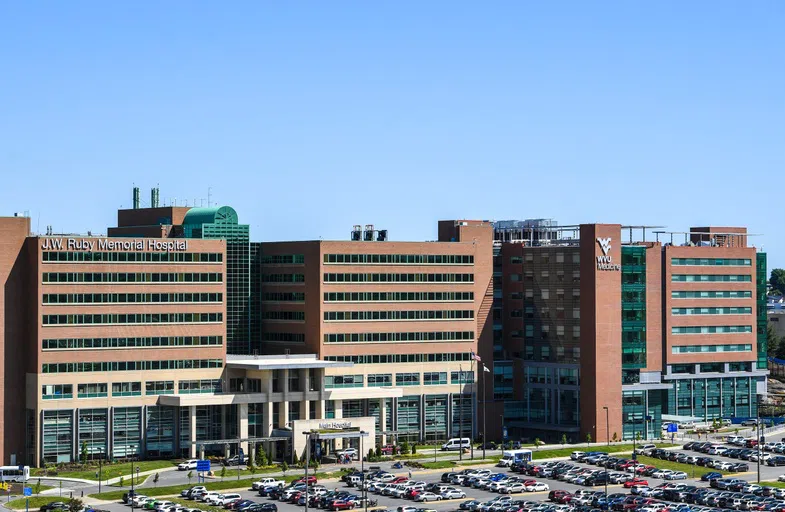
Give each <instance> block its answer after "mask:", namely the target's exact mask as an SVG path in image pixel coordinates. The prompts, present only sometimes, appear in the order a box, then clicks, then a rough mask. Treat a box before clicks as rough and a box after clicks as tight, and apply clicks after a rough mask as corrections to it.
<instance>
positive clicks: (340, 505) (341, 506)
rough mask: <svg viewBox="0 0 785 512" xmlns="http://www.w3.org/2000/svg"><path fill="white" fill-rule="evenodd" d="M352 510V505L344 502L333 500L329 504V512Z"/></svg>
mask: <svg viewBox="0 0 785 512" xmlns="http://www.w3.org/2000/svg"><path fill="white" fill-rule="evenodd" d="M352 508H354V503H352V502H351V501H346V500H335V501H333V502H332V503H330V510H349V509H352Z"/></svg>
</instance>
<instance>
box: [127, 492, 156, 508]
mask: <svg viewBox="0 0 785 512" xmlns="http://www.w3.org/2000/svg"><path fill="white" fill-rule="evenodd" d="M150 499H152V498H150V497H149V496H147V495H144V494H137V495H136V496H134V497H133V498H131V504H132V505H133V506H134V507H141V506H142V503H143V502H144V501H145V500H150Z"/></svg>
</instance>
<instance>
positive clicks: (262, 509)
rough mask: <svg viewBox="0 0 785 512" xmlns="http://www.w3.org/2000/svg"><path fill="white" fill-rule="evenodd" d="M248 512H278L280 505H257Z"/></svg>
mask: <svg viewBox="0 0 785 512" xmlns="http://www.w3.org/2000/svg"><path fill="white" fill-rule="evenodd" d="M246 510H247V512H278V505H276V504H275V503H257V504H256V505H254V506H252V507H251V508H248V509H246Z"/></svg>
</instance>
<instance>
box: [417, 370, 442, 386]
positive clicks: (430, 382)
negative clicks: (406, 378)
mask: <svg viewBox="0 0 785 512" xmlns="http://www.w3.org/2000/svg"><path fill="white" fill-rule="evenodd" d="M422 380H423V384H425V385H426V386H438V385H440V384H447V372H425V373H423V374H422Z"/></svg>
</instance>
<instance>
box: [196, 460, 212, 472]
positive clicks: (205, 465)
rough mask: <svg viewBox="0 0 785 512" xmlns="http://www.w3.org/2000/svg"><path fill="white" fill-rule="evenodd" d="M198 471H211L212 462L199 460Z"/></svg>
mask: <svg viewBox="0 0 785 512" xmlns="http://www.w3.org/2000/svg"><path fill="white" fill-rule="evenodd" d="M196 470H197V471H210V461H209V460H197V461H196Z"/></svg>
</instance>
